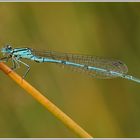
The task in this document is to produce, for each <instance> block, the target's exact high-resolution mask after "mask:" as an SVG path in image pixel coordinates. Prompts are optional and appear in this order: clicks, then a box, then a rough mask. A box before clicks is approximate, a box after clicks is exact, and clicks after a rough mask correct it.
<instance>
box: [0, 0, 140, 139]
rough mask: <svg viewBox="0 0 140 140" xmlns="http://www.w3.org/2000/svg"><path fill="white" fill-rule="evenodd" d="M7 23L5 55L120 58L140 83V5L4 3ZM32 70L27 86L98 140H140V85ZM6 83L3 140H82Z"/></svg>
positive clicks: (2, 26)
mask: <svg viewBox="0 0 140 140" xmlns="http://www.w3.org/2000/svg"><path fill="white" fill-rule="evenodd" d="M0 19H1V21H0V46H1V47H2V46H3V45H4V44H11V45H12V46H13V47H31V48H36V49H43V50H55V51H59V52H70V53H80V54H89V55H95V56H103V57H108V58H116V59H120V60H122V61H124V62H125V63H126V64H127V66H128V68H129V74H132V75H134V76H137V77H140V67H139V59H140V55H139V54H140V47H139V46H140V39H139V37H140V4H139V3H68V2H67V3H62V2H61V3H54V2H53V3H16V2H15V3H0ZM25 62H27V63H28V64H30V65H31V71H30V73H29V74H28V76H27V78H26V80H27V81H29V82H30V83H31V84H32V85H34V86H35V87H36V88H37V89H38V90H40V91H41V92H42V93H44V95H46V96H47V97H49V99H50V100H51V101H52V102H54V103H55V104H56V105H57V106H58V107H60V108H61V109H62V110H63V111H64V112H65V113H66V114H68V115H69V116H70V117H71V118H72V119H74V120H75V121H76V122H77V123H78V124H80V125H81V126H82V127H83V128H84V129H85V130H86V131H87V132H89V133H90V134H91V135H93V136H94V137H140V119H139V118H140V109H139V107H140V102H139V100H140V92H139V91H140V85H139V84H137V83H134V82H132V81H128V80H125V79H121V78H116V79H111V80H100V79H93V78H89V77H88V76H87V75H84V74H80V73H75V72H72V71H69V70H67V69H62V68H60V67H59V66H57V65H54V64H42V63H41V64H38V63H35V62H30V61H27V60H25ZM8 65H11V63H8ZM17 72H18V73H19V74H20V75H23V73H24V72H25V67H24V66H23V67H21V69H18V70H17ZM0 81H1V82H0V90H1V92H0V93H1V98H0V103H1V105H0V137H47V138H49V137H65V138H69V137H77V136H76V135H75V134H74V133H73V132H71V131H70V130H69V129H67V128H66V127H65V126H64V125H63V124H62V123H61V122H59V121H58V120H57V119H56V118H55V117H54V116H53V115H52V114H50V113H49V112H48V111H47V110H46V109H45V108H44V107H42V106H41V105H40V104H39V103H38V102H36V101H34V99H33V98H32V97H31V96H29V95H28V94H27V93H26V92H25V91H23V89H21V88H20V87H18V86H17V85H16V84H15V83H14V82H13V81H12V80H10V79H9V78H7V77H6V76H5V75H4V74H3V73H2V72H1V73H0Z"/></svg>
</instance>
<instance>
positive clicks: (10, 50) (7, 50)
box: [1, 45, 12, 55]
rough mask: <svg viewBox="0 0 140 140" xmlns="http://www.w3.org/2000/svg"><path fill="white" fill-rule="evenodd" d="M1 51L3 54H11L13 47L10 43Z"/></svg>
mask: <svg viewBox="0 0 140 140" xmlns="http://www.w3.org/2000/svg"><path fill="white" fill-rule="evenodd" d="M1 52H2V53H3V55H5V54H10V53H11V52H12V47H11V46H10V45H5V47H3V48H2V49H1Z"/></svg>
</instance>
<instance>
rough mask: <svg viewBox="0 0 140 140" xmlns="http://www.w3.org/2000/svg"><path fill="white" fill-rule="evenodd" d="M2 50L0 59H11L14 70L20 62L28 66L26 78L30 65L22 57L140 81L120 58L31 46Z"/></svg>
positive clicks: (93, 73) (9, 47)
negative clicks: (129, 72) (62, 51)
mask: <svg viewBox="0 0 140 140" xmlns="http://www.w3.org/2000/svg"><path fill="white" fill-rule="evenodd" d="M1 52H2V53H3V55H4V57H3V58H1V59H0V62H7V61H8V60H9V59H11V60H12V64H13V67H12V69H13V70H15V69H17V68H19V67H20V63H21V64H23V65H25V66H26V67H27V70H26V72H25V74H24V76H23V78H25V76H26V75H27V73H28V72H29V70H30V66H29V65H28V64H26V63H25V62H23V61H22V59H29V60H32V61H35V62H39V63H41V62H50V63H56V64H59V65H63V66H65V67H69V68H71V69H72V70H74V71H78V72H83V73H86V74H88V75H90V76H91V77H95V78H100V79H109V78H115V77H121V78H125V79H128V80H132V81H135V82H138V83H140V79H138V78H135V77H133V76H131V75H127V74H126V73H127V72H128V68H127V66H126V64H124V63H123V62H122V61H120V60H115V59H106V58H101V57H95V56H88V55H77V54H71V53H59V52H55V51H37V50H34V49H31V48H12V47H11V46H10V45H6V46H5V47H3V48H2V49H1Z"/></svg>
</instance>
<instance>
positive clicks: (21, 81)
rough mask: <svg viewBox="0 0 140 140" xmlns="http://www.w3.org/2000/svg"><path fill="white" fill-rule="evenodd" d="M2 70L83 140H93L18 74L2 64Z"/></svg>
mask: <svg viewBox="0 0 140 140" xmlns="http://www.w3.org/2000/svg"><path fill="white" fill-rule="evenodd" d="M0 70H2V71H3V72H4V73H5V74H6V75H7V76H9V77H10V78H11V79H13V80H14V81H15V82H16V83H17V84H18V85H19V86H20V87H22V88H23V89H24V90H26V91H27V92H28V93H29V94H30V95H32V96H33V97H34V98H35V99H36V100H37V101H38V102H40V103H41V104H42V105H43V106H45V107H46V108H47V109H48V110H49V111H50V112H51V113H52V114H53V115H54V116H55V117H56V118H58V119H59V120H60V121H61V122H63V123H64V124H65V125H66V126H67V127H69V128H70V129H71V130H73V131H74V132H75V133H76V134H78V135H79V136H80V137H82V138H92V136H91V135H90V134H88V133H87V132H86V131H85V130H84V129H83V128H81V127H80V126H79V125H78V124H77V123H76V122H74V121H73V120H72V119H71V118H70V117H69V116H67V115H66V114H65V113H64V112H63V111H61V110H60V109H59V108H58V107H57V106H56V105H54V104H53V103H52V102H51V101H50V100H49V99H47V98H46V97H45V96H43V95H42V94H41V93H40V92H39V91H38V90H37V89H35V88H34V87H33V86H31V85H30V84H29V83H28V82H27V81H26V80H24V79H22V78H21V77H20V76H19V75H18V74H17V73H15V72H14V71H12V70H11V69H10V68H9V67H8V66H7V65H5V64H4V63H0Z"/></svg>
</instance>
